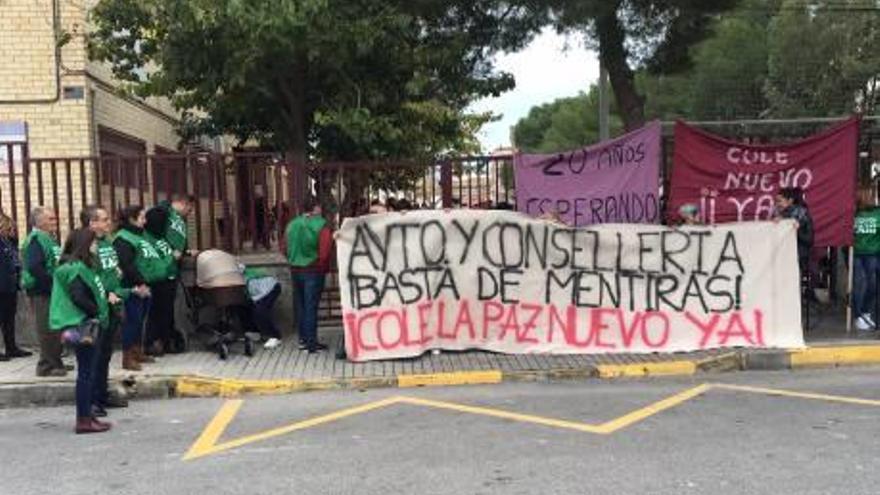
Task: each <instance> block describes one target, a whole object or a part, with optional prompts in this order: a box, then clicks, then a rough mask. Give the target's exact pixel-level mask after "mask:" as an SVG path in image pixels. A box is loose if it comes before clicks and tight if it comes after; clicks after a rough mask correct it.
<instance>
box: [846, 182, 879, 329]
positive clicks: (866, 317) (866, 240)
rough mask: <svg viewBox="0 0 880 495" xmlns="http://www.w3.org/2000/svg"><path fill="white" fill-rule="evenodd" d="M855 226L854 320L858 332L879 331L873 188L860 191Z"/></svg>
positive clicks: (876, 216)
mask: <svg viewBox="0 0 880 495" xmlns="http://www.w3.org/2000/svg"><path fill="white" fill-rule="evenodd" d="M853 225H854V236H853V238H854V246H853V251H854V254H855V259H854V260H853V265H854V266H853V268H854V269H853V294H852V303H853V317H854V318H855V326H856V329H857V330H859V331H861V332H872V331H875V330H876V329H877V325H876V324H875V323H874V322H875V321H876V318H877V315H876V314H874V315H873V316H872V314H871V313H872V312H875V311H876V307H877V278H878V276H880V208H878V207H877V206H876V205H875V204H874V191H873V188H871V187H866V188H862V189H861V190H860V191H859V208H858V211H857V212H856V217H855V221H854V222H853Z"/></svg>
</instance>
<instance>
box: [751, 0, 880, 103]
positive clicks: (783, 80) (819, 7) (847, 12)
mask: <svg viewBox="0 0 880 495" xmlns="http://www.w3.org/2000/svg"><path fill="white" fill-rule="evenodd" d="M768 45H769V57H768V75H767V81H766V84H765V90H766V94H767V97H768V99H769V100H770V103H771V114H772V115H774V116H787V117H799V116H836V115H842V114H846V113H850V112H853V111H866V112H873V110H874V108H875V107H876V104H877V96H878V95H877V83H878V76H880V51H878V48H877V47H878V46H880V5H878V4H877V2H876V1H874V0H843V1H840V0H838V1H833V2H832V1H817V2H814V5H813V6H812V7H805V6H804V5H803V3H802V2H795V1H792V0H786V1H785V2H784V3H783V8H782V9H781V10H780V12H779V14H778V15H777V16H776V17H775V18H774V20H773V22H772V23H771V24H770V31H769V37H768Z"/></svg>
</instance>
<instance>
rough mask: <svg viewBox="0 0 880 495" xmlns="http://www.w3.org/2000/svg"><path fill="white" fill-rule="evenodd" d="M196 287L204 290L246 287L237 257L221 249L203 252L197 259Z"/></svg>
mask: <svg viewBox="0 0 880 495" xmlns="http://www.w3.org/2000/svg"><path fill="white" fill-rule="evenodd" d="M196 285H197V286H199V287H201V288H203V289H214V288H218V287H234V286H242V287H243V286H244V285H245V282H244V274H242V273H241V270H239V268H238V260H237V259H236V258H235V256H233V255H231V254H229V253H227V252H225V251H221V250H219V249H209V250H207V251H202V252H201V253H199V255H198V257H196Z"/></svg>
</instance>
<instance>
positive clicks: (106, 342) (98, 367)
mask: <svg viewBox="0 0 880 495" xmlns="http://www.w3.org/2000/svg"><path fill="white" fill-rule="evenodd" d="M132 297H137V296H132ZM110 311H111V314H110V328H109V329H108V330H106V331H103V332H101V334H100V336H99V337H98V345H97V349H98V353H97V354H98V355H97V356H95V358H94V359H95V375H94V378H93V382H94V391H93V394H94V395H93V396H92V402H94V403H95V404H98V405H100V406H104V405H106V404H107V398H108V397H109V390H108V384H107V382H108V375H109V374H110V358H111V357H112V356H113V335H114V334H115V333H116V329H117V328H119V317H118V316H116V315H115V314H113V313H112V312H113V311H114V310H113V309H112V308H111V309H110Z"/></svg>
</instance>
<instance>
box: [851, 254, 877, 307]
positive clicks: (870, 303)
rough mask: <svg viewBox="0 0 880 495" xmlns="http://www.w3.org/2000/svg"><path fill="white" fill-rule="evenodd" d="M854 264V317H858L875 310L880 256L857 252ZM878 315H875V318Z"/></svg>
mask: <svg viewBox="0 0 880 495" xmlns="http://www.w3.org/2000/svg"><path fill="white" fill-rule="evenodd" d="M853 264H854V265H855V267H854V268H855V269H854V270H853V318H858V317H859V316H862V315H863V314H865V313H874V312H875V311H874V309H875V308H874V306H875V305H876V300H877V277H878V273H880V256H877V255H868V254H865V255H862V254H857V255H856V257H855V260H854V262H853ZM878 316H880V315H874V318H875V319H876V318H877V317H878Z"/></svg>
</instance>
